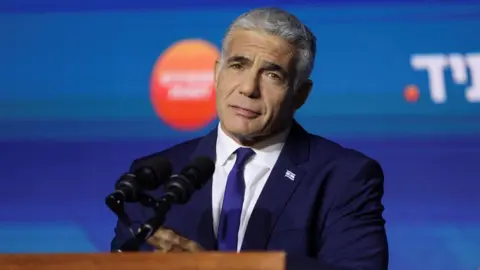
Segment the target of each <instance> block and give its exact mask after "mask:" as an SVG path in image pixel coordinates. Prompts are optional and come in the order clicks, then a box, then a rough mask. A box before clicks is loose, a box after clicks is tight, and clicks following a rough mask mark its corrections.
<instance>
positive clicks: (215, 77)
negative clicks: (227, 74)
mask: <svg viewBox="0 0 480 270" xmlns="http://www.w3.org/2000/svg"><path fill="white" fill-rule="evenodd" d="M221 68H222V63H221V62H220V60H217V61H215V68H214V70H213V80H214V82H215V88H217V83H218V76H219V75H220V69H221Z"/></svg>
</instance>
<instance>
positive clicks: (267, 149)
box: [216, 123, 290, 169]
mask: <svg viewBox="0 0 480 270" xmlns="http://www.w3.org/2000/svg"><path fill="white" fill-rule="evenodd" d="M289 133H290V127H289V128H288V129H286V130H285V131H283V132H281V133H279V134H277V135H275V136H273V137H271V138H268V139H266V140H264V141H261V142H259V143H258V144H255V145H253V146H252V147H251V148H252V149H253V151H254V152H255V156H254V161H255V162H258V163H259V164H261V165H263V166H266V167H268V168H270V169H272V168H273V166H274V165H275V163H276V161H277V159H278V157H279V156H280V152H281V151H282V148H283V146H284V144H285V140H286V139H287V136H288V134H289ZM240 147H243V146H242V145H240V144H238V143H237V142H235V141H234V140H233V139H232V138H230V137H229V136H228V135H227V134H225V132H224V131H223V129H222V127H221V125H220V123H219V124H218V128H217V144H216V159H217V164H219V165H221V166H224V165H225V163H226V162H227V160H228V159H229V158H230V157H231V156H232V155H233V154H234V152H235V151H236V150H237V149H238V148H240Z"/></svg>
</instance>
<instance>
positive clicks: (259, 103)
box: [215, 30, 310, 140]
mask: <svg viewBox="0 0 480 270" xmlns="http://www.w3.org/2000/svg"><path fill="white" fill-rule="evenodd" d="M295 64H296V63H295V47H294V46H293V45H291V44H290V43H288V42H287V41H285V40H283V39H282V38H280V37H276V36H272V35H268V34H265V33H262V32H258V31H247V30H234V31H232V32H231V33H230V34H229V35H228V37H227V40H226V51H225V52H224V59H223V62H222V63H217V65H216V67H215V87H216V91H217V92H216V106H217V113H218V116H219V118H220V121H221V123H222V127H223V129H224V131H225V132H227V133H230V134H231V135H234V136H235V137H237V138H242V139H243V140H251V139H253V138H255V137H259V136H268V135H269V134H271V133H273V132H276V131H277V130H278V129H280V128H282V127H284V126H285V125H286V124H288V123H290V121H291V120H292V118H293V114H294V111H295V110H296V109H297V108H298V107H300V106H301V105H302V104H303V102H304V101H305V99H306V97H307V96H308V93H307V94H306V95H304V94H300V95H298V93H297V92H298V91H297V92H295V93H294V91H293V87H292V85H293V80H294V79H295V78H294V77H295ZM309 90H310V89H309V88H308V89H307V92H309ZM300 92H301V91H300ZM299 99H303V100H299Z"/></svg>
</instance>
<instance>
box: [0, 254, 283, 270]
mask: <svg viewBox="0 0 480 270" xmlns="http://www.w3.org/2000/svg"><path fill="white" fill-rule="evenodd" d="M285 258H286V256H285V253H283V252H251V253H250V252H245V253H243V252H242V253H224V252H222V253H220V252H198V253H160V252H149V253H140V252H136V253H94V254H89V253H86V254H82V253H80V254H0V265H1V269H2V270H100V269H102V270H110V269H111V270H130V269H135V270H137V269H138V270H154V269H155V270H159V269H168V270H180V269H181V270H193V269H196V270H203V269H204V270H241V269H242V270H243V269H245V270H247V269H248V270H285Z"/></svg>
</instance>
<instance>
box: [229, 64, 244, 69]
mask: <svg viewBox="0 0 480 270" xmlns="http://www.w3.org/2000/svg"><path fill="white" fill-rule="evenodd" d="M230 68H233V69H241V68H242V65H240V64H231V65H230Z"/></svg>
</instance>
